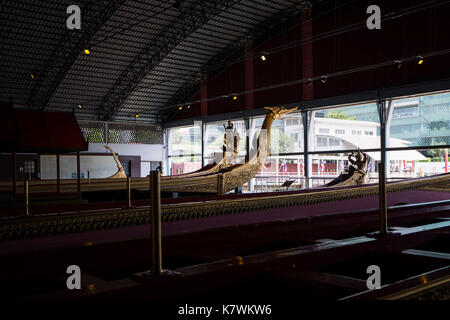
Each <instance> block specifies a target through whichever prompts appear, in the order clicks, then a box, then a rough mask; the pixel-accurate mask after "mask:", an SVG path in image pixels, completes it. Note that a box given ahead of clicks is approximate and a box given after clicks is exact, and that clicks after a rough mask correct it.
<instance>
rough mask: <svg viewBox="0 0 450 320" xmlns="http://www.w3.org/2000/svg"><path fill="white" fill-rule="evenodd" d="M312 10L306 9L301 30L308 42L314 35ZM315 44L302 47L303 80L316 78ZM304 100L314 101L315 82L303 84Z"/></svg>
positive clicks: (302, 37)
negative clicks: (314, 63)
mask: <svg viewBox="0 0 450 320" xmlns="http://www.w3.org/2000/svg"><path fill="white" fill-rule="evenodd" d="M311 14H312V12H311V8H309V9H306V10H305V12H304V16H303V19H304V20H305V21H303V23H302V28H301V40H302V41H307V40H308V39H310V38H311V37H312V35H313V22H312V20H311ZM313 57H314V55H313V43H312V41H309V42H306V43H305V44H303V45H302V47H301V61H302V63H301V66H302V78H303V79H309V78H312V77H313V76H314V69H313ZM302 89H303V90H302V93H303V94H302V96H303V100H304V101H305V100H312V99H314V82H312V81H311V82H307V83H303V88H302Z"/></svg>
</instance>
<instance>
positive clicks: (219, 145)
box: [203, 120, 247, 164]
mask: <svg viewBox="0 0 450 320" xmlns="http://www.w3.org/2000/svg"><path fill="white" fill-rule="evenodd" d="M231 123H232V125H233V130H232V131H233V133H236V135H237V136H238V141H239V145H238V152H239V156H238V159H237V163H243V162H244V161H245V156H246V140H247V139H246V134H247V131H246V129H245V122H244V121H243V120H231ZM227 125H228V121H225V122H215V123H208V124H206V125H205V133H204V138H203V141H204V162H205V163H204V164H207V163H211V162H212V161H213V160H214V159H215V160H216V162H217V160H219V159H221V158H222V155H223V145H224V142H225V141H224V135H225V128H226V126H227Z"/></svg>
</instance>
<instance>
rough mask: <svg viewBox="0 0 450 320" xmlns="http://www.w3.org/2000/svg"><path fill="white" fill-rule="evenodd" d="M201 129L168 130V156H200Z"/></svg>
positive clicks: (191, 127)
mask: <svg viewBox="0 0 450 320" xmlns="http://www.w3.org/2000/svg"><path fill="white" fill-rule="evenodd" d="M201 152H202V145H201V127H200V126H189V127H181V128H172V129H169V156H185V155H191V154H197V155H201Z"/></svg>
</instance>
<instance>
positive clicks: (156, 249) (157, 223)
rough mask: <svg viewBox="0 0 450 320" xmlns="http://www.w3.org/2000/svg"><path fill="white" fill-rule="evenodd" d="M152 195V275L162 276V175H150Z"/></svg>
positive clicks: (154, 172) (156, 172)
mask: <svg viewBox="0 0 450 320" xmlns="http://www.w3.org/2000/svg"><path fill="white" fill-rule="evenodd" d="M150 194H151V201H152V203H151V228H152V274H153V275H161V274H162V247H161V189H160V173H159V171H152V172H151V174H150Z"/></svg>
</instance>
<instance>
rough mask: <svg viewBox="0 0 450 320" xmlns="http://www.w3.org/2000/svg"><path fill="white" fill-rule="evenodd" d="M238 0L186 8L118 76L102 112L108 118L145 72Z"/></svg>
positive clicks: (202, 1) (206, 1) (210, 0)
mask: <svg viewBox="0 0 450 320" xmlns="http://www.w3.org/2000/svg"><path fill="white" fill-rule="evenodd" d="M238 2H239V0H222V1H220V0H199V1H195V2H194V3H193V4H191V5H190V6H189V7H187V8H185V9H184V10H183V11H182V12H181V13H180V16H179V17H177V18H176V19H175V20H174V21H173V23H171V24H170V25H169V26H168V27H166V28H164V29H163V30H162V32H160V33H159V35H158V36H157V37H156V38H155V39H152V40H151V42H150V43H149V44H148V45H147V46H146V47H145V49H144V50H143V51H142V52H141V53H140V54H139V55H138V56H137V57H136V59H134V61H133V62H132V63H131V64H130V65H129V66H128V68H127V69H126V70H125V71H124V72H123V73H122V75H121V76H120V77H119V78H118V79H117V81H116V83H115V84H114V86H113V87H112V88H111V90H110V91H109V93H108V94H107V95H106V96H105V98H104V100H103V102H102V110H101V111H102V112H103V116H104V117H105V118H106V119H107V120H108V119H111V118H112V117H113V116H114V114H115V113H116V112H117V110H118V109H119V108H120V106H121V105H122V104H123V103H124V102H125V100H126V99H127V98H128V96H129V95H130V94H131V93H132V92H133V91H134V89H135V88H136V87H137V86H138V84H139V83H140V82H141V81H142V80H143V79H145V77H146V76H147V74H149V72H150V71H151V70H152V69H153V68H154V67H155V66H156V65H157V64H158V63H159V62H160V61H162V59H163V58H164V57H165V56H167V55H168V54H169V53H170V52H171V51H172V50H173V49H174V48H175V47H176V46H177V45H178V44H180V43H181V42H182V41H183V40H184V39H186V38H187V37H188V36H189V35H191V34H192V33H193V32H194V31H195V30H197V29H198V28H200V27H201V26H202V25H204V24H205V23H206V22H208V20H210V19H211V18H212V17H214V16H216V15H217V14H219V13H220V12H222V11H224V10H226V9H227V8H229V7H231V6H233V5H235V4H236V3H238Z"/></svg>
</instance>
